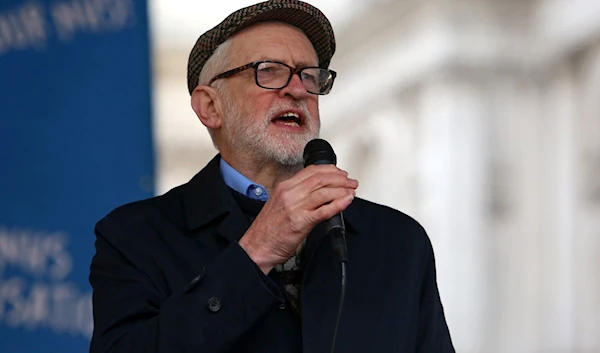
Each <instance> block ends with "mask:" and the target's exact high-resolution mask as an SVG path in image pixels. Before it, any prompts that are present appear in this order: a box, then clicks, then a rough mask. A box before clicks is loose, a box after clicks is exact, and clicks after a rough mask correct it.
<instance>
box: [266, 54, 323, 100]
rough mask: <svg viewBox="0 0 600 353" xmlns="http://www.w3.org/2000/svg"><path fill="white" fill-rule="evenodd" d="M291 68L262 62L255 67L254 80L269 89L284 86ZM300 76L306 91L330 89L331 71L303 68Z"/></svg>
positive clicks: (316, 91) (320, 92)
mask: <svg viewBox="0 0 600 353" xmlns="http://www.w3.org/2000/svg"><path fill="white" fill-rule="evenodd" d="M291 72H292V69H291V68H289V67H288V66H286V65H283V64H279V63H272V62H263V63H260V64H258V66H257V67H256V81H257V83H258V85H259V86H261V87H264V88H270V89H280V88H283V87H285V85H286V84H287V83H288V80H289V79H290V75H291ZM300 78H301V80H302V83H303V84H304V87H305V88H306V90H307V91H308V92H311V93H315V94H325V93H328V92H329V90H330V89H331V83H332V82H331V81H332V80H331V73H330V72H329V71H328V70H325V69H319V68H305V69H303V70H302V71H301V72H300Z"/></svg>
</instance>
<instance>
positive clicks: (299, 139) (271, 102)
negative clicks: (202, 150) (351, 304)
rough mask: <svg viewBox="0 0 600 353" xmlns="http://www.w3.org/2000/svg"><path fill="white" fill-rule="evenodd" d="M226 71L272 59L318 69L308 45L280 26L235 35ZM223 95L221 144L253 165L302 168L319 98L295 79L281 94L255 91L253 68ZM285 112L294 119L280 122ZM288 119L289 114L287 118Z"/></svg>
mask: <svg viewBox="0 0 600 353" xmlns="http://www.w3.org/2000/svg"><path fill="white" fill-rule="evenodd" d="M231 53H232V62H231V65H230V67H228V68H227V69H231V68H235V67H238V66H241V65H245V64H247V63H249V62H254V61H258V60H274V61H279V62H282V63H285V64H287V65H290V66H292V67H304V66H317V64H318V62H317V56H316V53H315V50H314V48H313V46H312V43H311V42H310V41H309V40H308V38H307V37H306V36H305V35H304V33H303V32H301V31H300V30H299V29H297V28H295V27H292V26H289V25H286V24H283V23H263V24H259V25H255V26H252V27H250V28H248V29H245V30H244V31H242V32H240V33H238V34H237V35H236V36H235V37H234V38H233V41H232V47H231ZM226 80H228V82H226V83H225V84H226V86H225V87H226V88H227V89H226V90H227V91H228V92H229V93H227V92H223V93H224V94H223V97H222V98H223V100H224V104H225V116H224V117H223V123H222V124H223V125H222V134H221V135H222V142H223V143H222V144H221V145H222V146H220V148H221V151H222V152H225V151H223V149H224V148H226V149H229V151H228V152H230V153H232V154H241V155H245V156H248V157H250V158H252V160H253V161H254V162H258V163H278V164H280V165H284V166H288V167H292V166H299V165H300V166H301V165H302V163H303V161H302V152H303V150H304V146H305V145H306V143H308V141H310V140H312V139H314V138H316V137H318V135H319V129H320V120H319V111H318V96H317V95H314V94H310V93H308V92H307V91H306V89H305V88H304V86H303V84H302V82H301V80H300V78H299V77H298V75H294V76H293V77H292V79H291V81H290V83H289V84H288V85H287V86H286V87H284V88H283V89H280V90H267V89H264V88H261V87H258V86H257V85H256V83H255V80H254V70H253V69H248V70H246V71H243V72H241V73H239V74H237V75H234V76H232V77H230V78H228V79H226ZM288 113H293V114H297V116H298V117H299V119H296V120H295V121H293V120H294V119H290V118H283V119H281V117H282V116H284V115H285V114H288ZM288 116H289V114H288Z"/></svg>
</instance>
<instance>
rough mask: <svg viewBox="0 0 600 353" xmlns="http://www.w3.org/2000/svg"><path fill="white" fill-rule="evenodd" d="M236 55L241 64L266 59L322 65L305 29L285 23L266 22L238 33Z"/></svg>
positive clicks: (235, 40) (234, 53) (234, 51)
mask: <svg viewBox="0 0 600 353" xmlns="http://www.w3.org/2000/svg"><path fill="white" fill-rule="evenodd" d="M232 54H233V61H235V62H236V63H237V64H240V65H243V64H246V63H248V62H250V61H256V60H262V59H272V60H279V61H284V62H290V63H302V64H305V65H317V64H318V59H317V54H316V51H315V49H314V47H313V45H312V43H311V42H310V40H309V39H308V37H306V35H305V34H304V32H302V31H301V30H300V29H299V28H297V27H294V26H292V25H289V24H287V23H282V22H263V23H259V24H255V25H253V26H250V27H248V28H245V29H243V30H242V31H240V32H238V33H236V34H235V35H234V36H233V37H232Z"/></svg>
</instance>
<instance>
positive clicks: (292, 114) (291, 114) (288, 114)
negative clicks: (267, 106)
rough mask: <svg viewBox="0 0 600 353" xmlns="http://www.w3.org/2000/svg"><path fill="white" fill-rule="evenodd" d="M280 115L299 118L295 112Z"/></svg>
mask: <svg viewBox="0 0 600 353" xmlns="http://www.w3.org/2000/svg"><path fill="white" fill-rule="evenodd" d="M281 117H282V118H296V119H300V115H298V114H296V113H285V114H283V115H282V116H281Z"/></svg>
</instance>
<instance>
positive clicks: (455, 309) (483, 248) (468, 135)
mask: <svg viewBox="0 0 600 353" xmlns="http://www.w3.org/2000/svg"><path fill="white" fill-rule="evenodd" d="M484 98H485V97H484V95H483V93H482V87H481V86H480V85H479V84H478V83H477V82H475V81H471V80H470V79H469V78H468V77H466V76H463V75H461V74H459V73H457V74H455V75H447V76H439V77H437V78H436V79H432V80H431V81H430V82H427V83H425V84H424V86H423V88H422V94H421V96H420V97H419V101H418V104H419V107H420V110H419V119H420V121H419V127H418V131H419V135H418V139H419V144H420V148H421V150H420V153H419V163H420V168H419V182H420V188H419V194H420V198H421V211H420V213H421V214H422V220H423V223H424V226H425V227H426V228H427V229H428V232H429V235H430V237H431V239H432V241H433V244H434V246H435V255H436V259H437V263H438V267H437V271H438V284H439V288H440V292H441V295H442V297H443V300H444V307H445V311H446V317H447V320H448V324H449V326H450V331H451V334H452V338H453V340H454V343H455V345H456V347H457V348H459V349H460V351H461V352H465V353H466V352H473V353H475V352H484V351H485V352H490V351H491V350H489V349H488V347H486V345H485V342H486V337H487V336H488V331H487V329H488V327H487V323H488V322H489V321H490V320H489V317H488V314H487V308H488V303H487V301H488V299H489V298H490V293H489V292H488V289H487V288H488V286H487V283H488V281H489V278H488V277H487V273H488V259H489V249H488V244H489V241H488V236H489V232H488V229H487V225H486V218H487V212H486V210H487V207H486V206H487V204H486V202H487V198H488V195H487V190H486V178H487V175H486V171H487V158H488V151H487V126H488V119H489V114H488V111H487V109H486V107H485V104H484V103H485V101H484Z"/></svg>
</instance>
